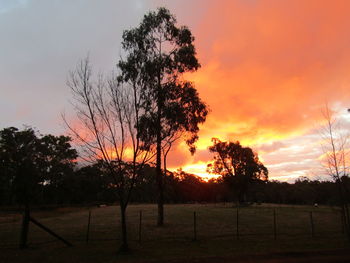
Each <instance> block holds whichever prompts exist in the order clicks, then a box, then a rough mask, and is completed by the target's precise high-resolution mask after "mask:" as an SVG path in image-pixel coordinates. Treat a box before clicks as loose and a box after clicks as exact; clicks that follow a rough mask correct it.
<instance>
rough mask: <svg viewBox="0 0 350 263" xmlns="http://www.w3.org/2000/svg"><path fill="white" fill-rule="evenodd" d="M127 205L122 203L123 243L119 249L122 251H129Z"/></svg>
mask: <svg viewBox="0 0 350 263" xmlns="http://www.w3.org/2000/svg"><path fill="white" fill-rule="evenodd" d="M125 212H126V206H125V205H124V204H122V203H120V214H121V227H122V244H121V246H120V249H119V251H120V252H121V253H126V252H128V251H129V246H128V238H127V231H126V213H125Z"/></svg>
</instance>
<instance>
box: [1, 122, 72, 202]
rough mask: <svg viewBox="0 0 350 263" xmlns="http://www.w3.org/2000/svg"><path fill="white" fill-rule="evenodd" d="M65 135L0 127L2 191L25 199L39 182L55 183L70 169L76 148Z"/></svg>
mask: <svg viewBox="0 0 350 263" xmlns="http://www.w3.org/2000/svg"><path fill="white" fill-rule="evenodd" d="M70 140H71V139H70V138H69V137H66V136H53V135H45V136H39V135H37V134H36V132H35V131H34V130H33V129H32V128H26V129H24V130H18V129H17V128H14V127H9V128H5V129H3V130H1V131H0V169H1V176H0V177H1V181H2V183H1V185H2V187H3V188H4V189H3V191H2V192H3V193H4V194H6V193H7V195H9V194H10V195H11V196H12V198H14V199H15V200H17V201H18V202H20V203H22V204H23V203H29V202H31V201H32V199H33V198H35V197H36V196H37V194H38V192H39V190H40V188H42V187H43V184H47V185H50V186H54V187H57V185H58V184H59V182H60V180H62V178H63V176H64V175H65V174H68V173H69V172H72V170H73V167H74V164H75V162H74V160H75V159H76V158H77V152H76V151H75V150H74V149H72V148H71V145H70Z"/></svg>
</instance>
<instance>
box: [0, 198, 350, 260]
mask: <svg viewBox="0 0 350 263" xmlns="http://www.w3.org/2000/svg"><path fill="white" fill-rule="evenodd" d="M274 209H275V211H276V215H277V218H276V219H277V240H274V232H273V210H274ZM91 211H92V220H91V227H90V240H89V243H88V244H86V242H85V238H86V229H87V220H88V210H87V209H77V208H74V209H72V208H65V209H56V210H54V211H45V212H34V213H33V215H32V216H33V217H34V218H36V219H37V220H39V221H40V222H42V223H43V224H45V225H46V226H48V227H49V228H51V229H52V230H54V231H55V232H56V233H58V234H60V235H61V236H63V237H64V238H65V239H67V240H69V241H71V242H72V243H73V244H74V247H71V248H67V247H65V245H64V244H63V243H61V242H60V241H57V240H55V239H54V238H53V237H51V236H50V235H48V234H47V233H46V232H43V231H42V230H41V229H39V228H37V227H36V226H34V225H32V224H31V226H30V233H29V243H30V249H28V250H27V251H19V250H17V244H18V238H19V228H20V219H21V217H20V215H19V214H8V213H7V214H2V215H0V250H1V251H2V253H0V262H114V260H118V262H120V261H125V262H138V261H141V262H149V261H151V260H159V261H160V262H161V261H164V260H167V261H168V260H170V259H171V260H184V259H189V258H211V257H218V256H220V257H231V256H242V255H260V254H275V253H289V252H310V251H328V250H334V249H347V248H348V247H349V243H348V241H347V240H346V238H345V236H344V234H342V227H341V221H340V215H339V212H338V211H337V210H336V209H333V208H331V207H318V208H314V207H311V206H277V205H261V206H250V207H245V208H240V209H239V238H237V236H236V230H237V228H236V225H237V221H236V212H237V209H236V208H234V207H232V206H231V205H223V204H220V205H213V204H210V205H209V204H208V205H203V204H190V205H167V206H166V207H165V218H166V225H165V226H164V227H161V228H159V227H156V213H157V210H156V205H130V206H129V208H128V233H129V242H130V246H131V248H132V253H131V254H130V255H123V256H122V255H117V253H116V251H117V249H118V247H119V244H120V241H119V239H120V231H119V218H120V217H119V208H118V207H116V206H110V207H104V208H93V209H92V210H91ZM139 211H142V218H143V221H142V242H141V244H140V243H139V242H138V238H139V234H138V229H139ZM194 211H196V214H197V239H198V240H197V241H193V233H194V231H193V212H194ZM310 212H312V213H313V218H314V227H315V228H314V229H315V237H314V238H312V236H311V227H310V225H311V224H310ZM1 257H2V258H1Z"/></svg>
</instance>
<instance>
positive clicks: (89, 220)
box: [86, 210, 91, 243]
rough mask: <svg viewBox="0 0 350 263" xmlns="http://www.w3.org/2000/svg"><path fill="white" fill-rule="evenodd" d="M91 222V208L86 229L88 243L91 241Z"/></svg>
mask: <svg viewBox="0 0 350 263" xmlns="http://www.w3.org/2000/svg"><path fill="white" fill-rule="evenodd" d="M90 222H91V210H89V217H88V224H87V229H86V243H89V235H90Z"/></svg>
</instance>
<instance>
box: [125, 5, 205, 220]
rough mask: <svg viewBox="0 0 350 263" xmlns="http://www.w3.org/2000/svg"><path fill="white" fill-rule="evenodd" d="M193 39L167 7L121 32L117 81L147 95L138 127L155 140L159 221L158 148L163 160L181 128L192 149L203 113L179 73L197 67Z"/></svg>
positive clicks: (190, 86) (146, 137) (160, 216)
mask: <svg viewBox="0 0 350 263" xmlns="http://www.w3.org/2000/svg"><path fill="white" fill-rule="evenodd" d="M193 41H194V37H193V36H192V33H191V31H190V30H189V29H188V28H187V27H185V26H181V27H177V26H176V19H175V17H174V16H173V15H172V14H171V13H170V12H169V10H167V9H166V8H159V9H158V10H157V11H156V12H149V13H148V14H146V15H145V16H144V18H143V20H142V22H141V24H140V25H139V26H138V27H136V28H133V29H130V30H126V31H124V33H123V42H122V45H123V48H124V50H125V51H126V59H125V60H124V61H120V62H119V64H118V65H119V68H120V69H121V72H122V74H121V81H123V82H128V81H130V79H131V80H132V81H133V83H135V84H137V85H138V86H141V87H142V88H144V89H145V94H146V96H148V97H149V98H150V99H149V100H148V101H149V102H150V104H149V105H148V107H149V109H150V110H149V111H147V112H145V114H143V115H142V118H141V121H140V128H141V130H142V131H143V132H142V134H141V136H142V140H143V141H147V142H149V141H152V142H153V144H154V145H156V151H157V155H156V171H157V175H156V180H157V185H158V221H157V223H158V225H159V226H161V225H163V223H164V215H163V202H164V193H163V191H164V189H163V188H164V187H163V174H162V153H163V161H164V166H166V156H167V153H168V152H169V149H170V148H171V145H172V143H173V142H174V140H176V139H177V138H179V137H180V136H179V135H182V134H183V133H185V135H183V137H185V138H186V143H187V144H188V145H189V147H190V151H191V152H192V153H193V152H194V151H195V147H194V143H195V142H196V140H197V139H198V136H197V133H198V130H199V128H198V124H199V123H202V122H204V121H205V119H206V115H207V113H208V110H207V107H206V105H205V104H204V103H203V102H202V101H201V100H200V98H199V96H198V93H197V91H196V89H195V88H194V86H193V84H192V83H191V82H188V81H185V80H183V77H182V75H183V73H185V72H188V71H195V70H197V69H198V68H199V67H200V65H199V63H198V60H197V58H196V51H195V47H194V45H193ZM164 171H166V167H164Z"/></svg>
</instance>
